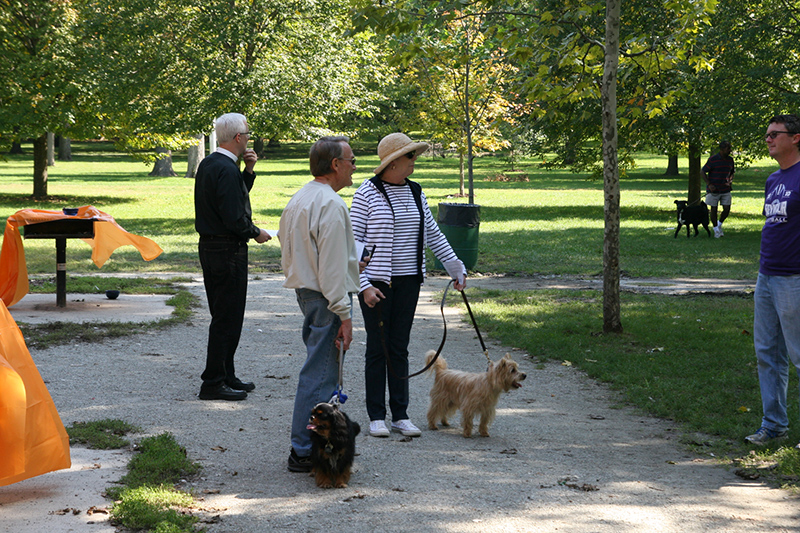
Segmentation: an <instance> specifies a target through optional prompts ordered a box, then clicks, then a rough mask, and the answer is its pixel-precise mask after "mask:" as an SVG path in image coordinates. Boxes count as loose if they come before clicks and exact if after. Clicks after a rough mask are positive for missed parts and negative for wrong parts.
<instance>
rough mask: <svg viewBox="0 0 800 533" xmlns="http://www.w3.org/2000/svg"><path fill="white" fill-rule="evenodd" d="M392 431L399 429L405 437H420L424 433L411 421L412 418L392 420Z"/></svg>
mask: <svg viewBox="0 0 800 533" xmlns="http://www.w3.org/2000/svg"><path fill="white" fill-rule="evenodd" d="M392 431H399V432H400V433H402V434H403V436H405V437H419V436H420V435H422V432H421V431H420V430H419V428H418V427H417V426H415V425H414V424H412V423H411V420H409V419H407V418H406V419H405V420H398V421H397V422H392Z"/></svg>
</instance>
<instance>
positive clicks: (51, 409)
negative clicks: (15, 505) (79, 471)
mask: <svg viewBox="0 0 800 533" xmlns="http://www.w3.org/2000/svg"><path fill="white" fill-rule="evenodd" d="M70 465H71V461H70V458H69V437H68V436H67V432H66V430H65V429H64V425H63V424H62V423H61V418H60V417H59V416H58V411H56V406H55V405H54V404H53V399H52V398H51V397H50V393H49V392H47V387H46V386H45V384H44V381H42V376H41V375H39V371H38V370H37V369H36V365H35V364H34V363H33V359H32V358H31V354H30V353H29V352H28V348H27V347H26V346H25V340H24V339H23V337H22V332H21V331H20V330H19V328H18V327H17V323H16V322H15V321H14V319H13V318H12V317H11V313H9V312H8V309H6V306H5V304H3V302H0V486H5V485H10V484H12V483H16V482H17V481H22V480H23V479H28V478H30V477H33V476H38V475H40V474H45V473H47V472H52V471H53V470H61V469H63V468H69V467H70Z"/></svg>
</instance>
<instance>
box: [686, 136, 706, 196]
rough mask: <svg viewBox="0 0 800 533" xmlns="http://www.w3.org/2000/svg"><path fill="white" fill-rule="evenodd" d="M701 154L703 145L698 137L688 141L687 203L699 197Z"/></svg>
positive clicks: (701, 177)
mask: <svg viewBox="0 0 800 533" xmlns="http://www.w3.org/2000/svg"><path fill="white" fill-rule="evenodd" d="M702 156H703V146H702V145H701V144H700V140H699V139H695V140H694V141H689V193H688V195H687V196H686V199H687V200H689V204H690V205H691V204H693V203H695V202H699V201H700V198H701V193H700V186H701V184H702V182H703V172H702V170H700V169H701V168H702V167H703V165H701V164H700V162H701V161H700V158H701V157H702Z"/></svg>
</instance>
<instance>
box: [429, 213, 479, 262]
mask: <svg viewBox="0 0 800 533" xmlns="http://www.w3.org/2000/svg"><path fill="white" fill-rule="evenodd" d="M436 222H437V223H438V224H439V229H440V230H442V233H444V236H445V237H447V241H448V242H449V243H450V246H452V247H453V251H454V252H455V253H456V255H457V256H458V258H459V259H461V261H462V262H463V263H464V266H465V267H467V270H472V269H473V268H475V265H476V264H477V263H478V228H479V227H480V225H481V206H479V205H477V204H451V203H441V204H439V215H438V216H437V217H436ZM434 267H435V268H436V269H437V270H444V266H443V265H442V263H441V262H440V261H439V260H438V259H437V260H436V261H435V263H434Z"/></svg>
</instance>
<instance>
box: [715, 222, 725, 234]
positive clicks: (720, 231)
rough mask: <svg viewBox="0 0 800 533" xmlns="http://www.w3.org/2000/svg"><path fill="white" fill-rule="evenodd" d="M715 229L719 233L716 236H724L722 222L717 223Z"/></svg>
mask: <svg viewBox="0 0 800 533" xmlns="http://www.w3.org/2000/svg"><path fill="white" fill-rule="evenodd" d="M716 229H717V231H718V233H719V235H717V236H718V237H724V236H725V234H724V233H722V222H720V223H719V224H717V228H716Z"/></svg>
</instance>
